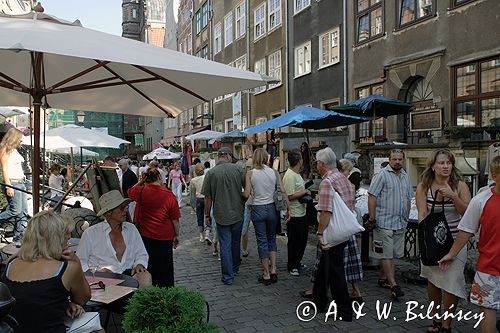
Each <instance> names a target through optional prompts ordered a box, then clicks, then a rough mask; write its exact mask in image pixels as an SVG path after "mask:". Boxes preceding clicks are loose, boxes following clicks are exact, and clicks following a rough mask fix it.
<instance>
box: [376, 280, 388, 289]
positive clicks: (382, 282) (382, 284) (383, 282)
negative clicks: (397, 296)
mask: <svg viewBox="0 0 500 333" xmlns="http://www.w3.org/2000/svg"><path fill="white" fill-rule="evenodd" d="M377 285H378V286H379V287H380V288H387V289H391V285H390V283H389V280H387V279H378V281H377Z"/></svg>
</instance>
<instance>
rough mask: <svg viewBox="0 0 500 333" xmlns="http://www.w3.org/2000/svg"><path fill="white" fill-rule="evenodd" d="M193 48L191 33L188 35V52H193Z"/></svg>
mask: <svg viewBox="0 0 500 333" xmlns="http://www.w3.org/2000/svg"><path fill="white" fill-rule="evenodd" d="M192 50H193V35H191V34H189V35H188V37H187V53H188V54H191V52H192Z"/></svg>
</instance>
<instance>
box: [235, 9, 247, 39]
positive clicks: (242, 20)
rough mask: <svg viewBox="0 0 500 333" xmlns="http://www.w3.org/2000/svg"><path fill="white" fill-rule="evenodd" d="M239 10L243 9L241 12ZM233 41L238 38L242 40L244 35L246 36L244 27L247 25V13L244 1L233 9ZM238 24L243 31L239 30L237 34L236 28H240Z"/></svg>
mask: <svg viewBox="0 0 500 333" xmlns="http://www.w3.org/2000/svg"><path fill="white" fill-rule="evenodd" d="M241 8H243V10H241ZM238 9H240V11H239V12H238ZM238 13H240V17H238ZM234 23H235V25H234V32H235V34H234V37H235V38H234V39H235V40H238V39H240V38H243V37H244V36H245V35H246V32H247V28H246V25H247V12H246V2H245V1H242V2H240V4H239V5H237V6H236V8H235V9H234ZM240 24H241V25H242V27H243V29H241V31H239V33H238V30H239V29H238V28H241V27H240Z"/></svg>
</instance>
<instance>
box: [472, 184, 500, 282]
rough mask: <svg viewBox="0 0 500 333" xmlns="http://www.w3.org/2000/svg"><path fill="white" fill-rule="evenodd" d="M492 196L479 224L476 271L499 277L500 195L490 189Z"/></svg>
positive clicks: (485, 206)
mask: <svg viewBox="0 0 500 333" xmlns="http://www.w3.org/2000/svg"><path fill="white" fill-rule="evenodd" d="M491 192H492V194H493V195H492V196H491V197H490V199H489V200H488V201H487V202H486V204H485V205H484V208H483V213H482V214H481V218H480V220H479V223H480V224H481V233H480V234H479V244H478V251H479V259H478V261H477V270H478V271H479V272H483V273H487V274H491V275H496V276H498V275H500V255H499V254H500V228H499V226H500V209H498V207H500V195H498V194H497V193H496V192H495V190H494V189H491Z"/></svg>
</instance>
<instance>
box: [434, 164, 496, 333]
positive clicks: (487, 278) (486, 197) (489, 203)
mask: <svg viewBox="0 0 500 333" xmlns="http://www.w3.org/2000/svg"><path fill="white" fill-rule="evenodd" d="M490 172H491V175H492V178H493V180H494V181H495V183H496V185H495V187H492V188H490V189H488V190H485V191H483V192H481V193H479V194H478V195H476V196H475V197H474V198H472V200H471V202H470V203H469V206H468V208H467V210H466V211H465V214H464V216H463V217H462V220H461V221H460V224H459V225H458V229H459V230H460V231H459V233H458V235H457V237H456V239H455V242H454V243H453V247H452V248H451V250H450V252H449V253H448V254H447V255H445V256H444V257H443V258H442V259H441V260H440V261H439V267H441V269H446V268H448V266H449V265H450V263H451V262H452V261H453V260H454V259H455V258H456V256H457V254H458V253H459V252H460V250H461V249H462V248H463V247H464V246H465V245H466V244H467V242H468V240H469V238H470V237H472V236H474V234H476V233H477V232H478V230H479V227H481V231H480V233H479V245H478V250H479V258H478V261H477V272H476V276H475V277H474V283H473V284H472V288H471V294H470V300H471V302H472V303H474V304H477V305H479V307H480V309H481V312H483V314H484V319H483V320H482V321H481V324H480V327H481V332H482V333H486V332H495V323H496V312H497V311H498V310H500V224H499V221H500V209H498V207H499V206H500V156H496V157H495V158H494V159H493V160H492V161H491V164H490Z"/></svg>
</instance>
